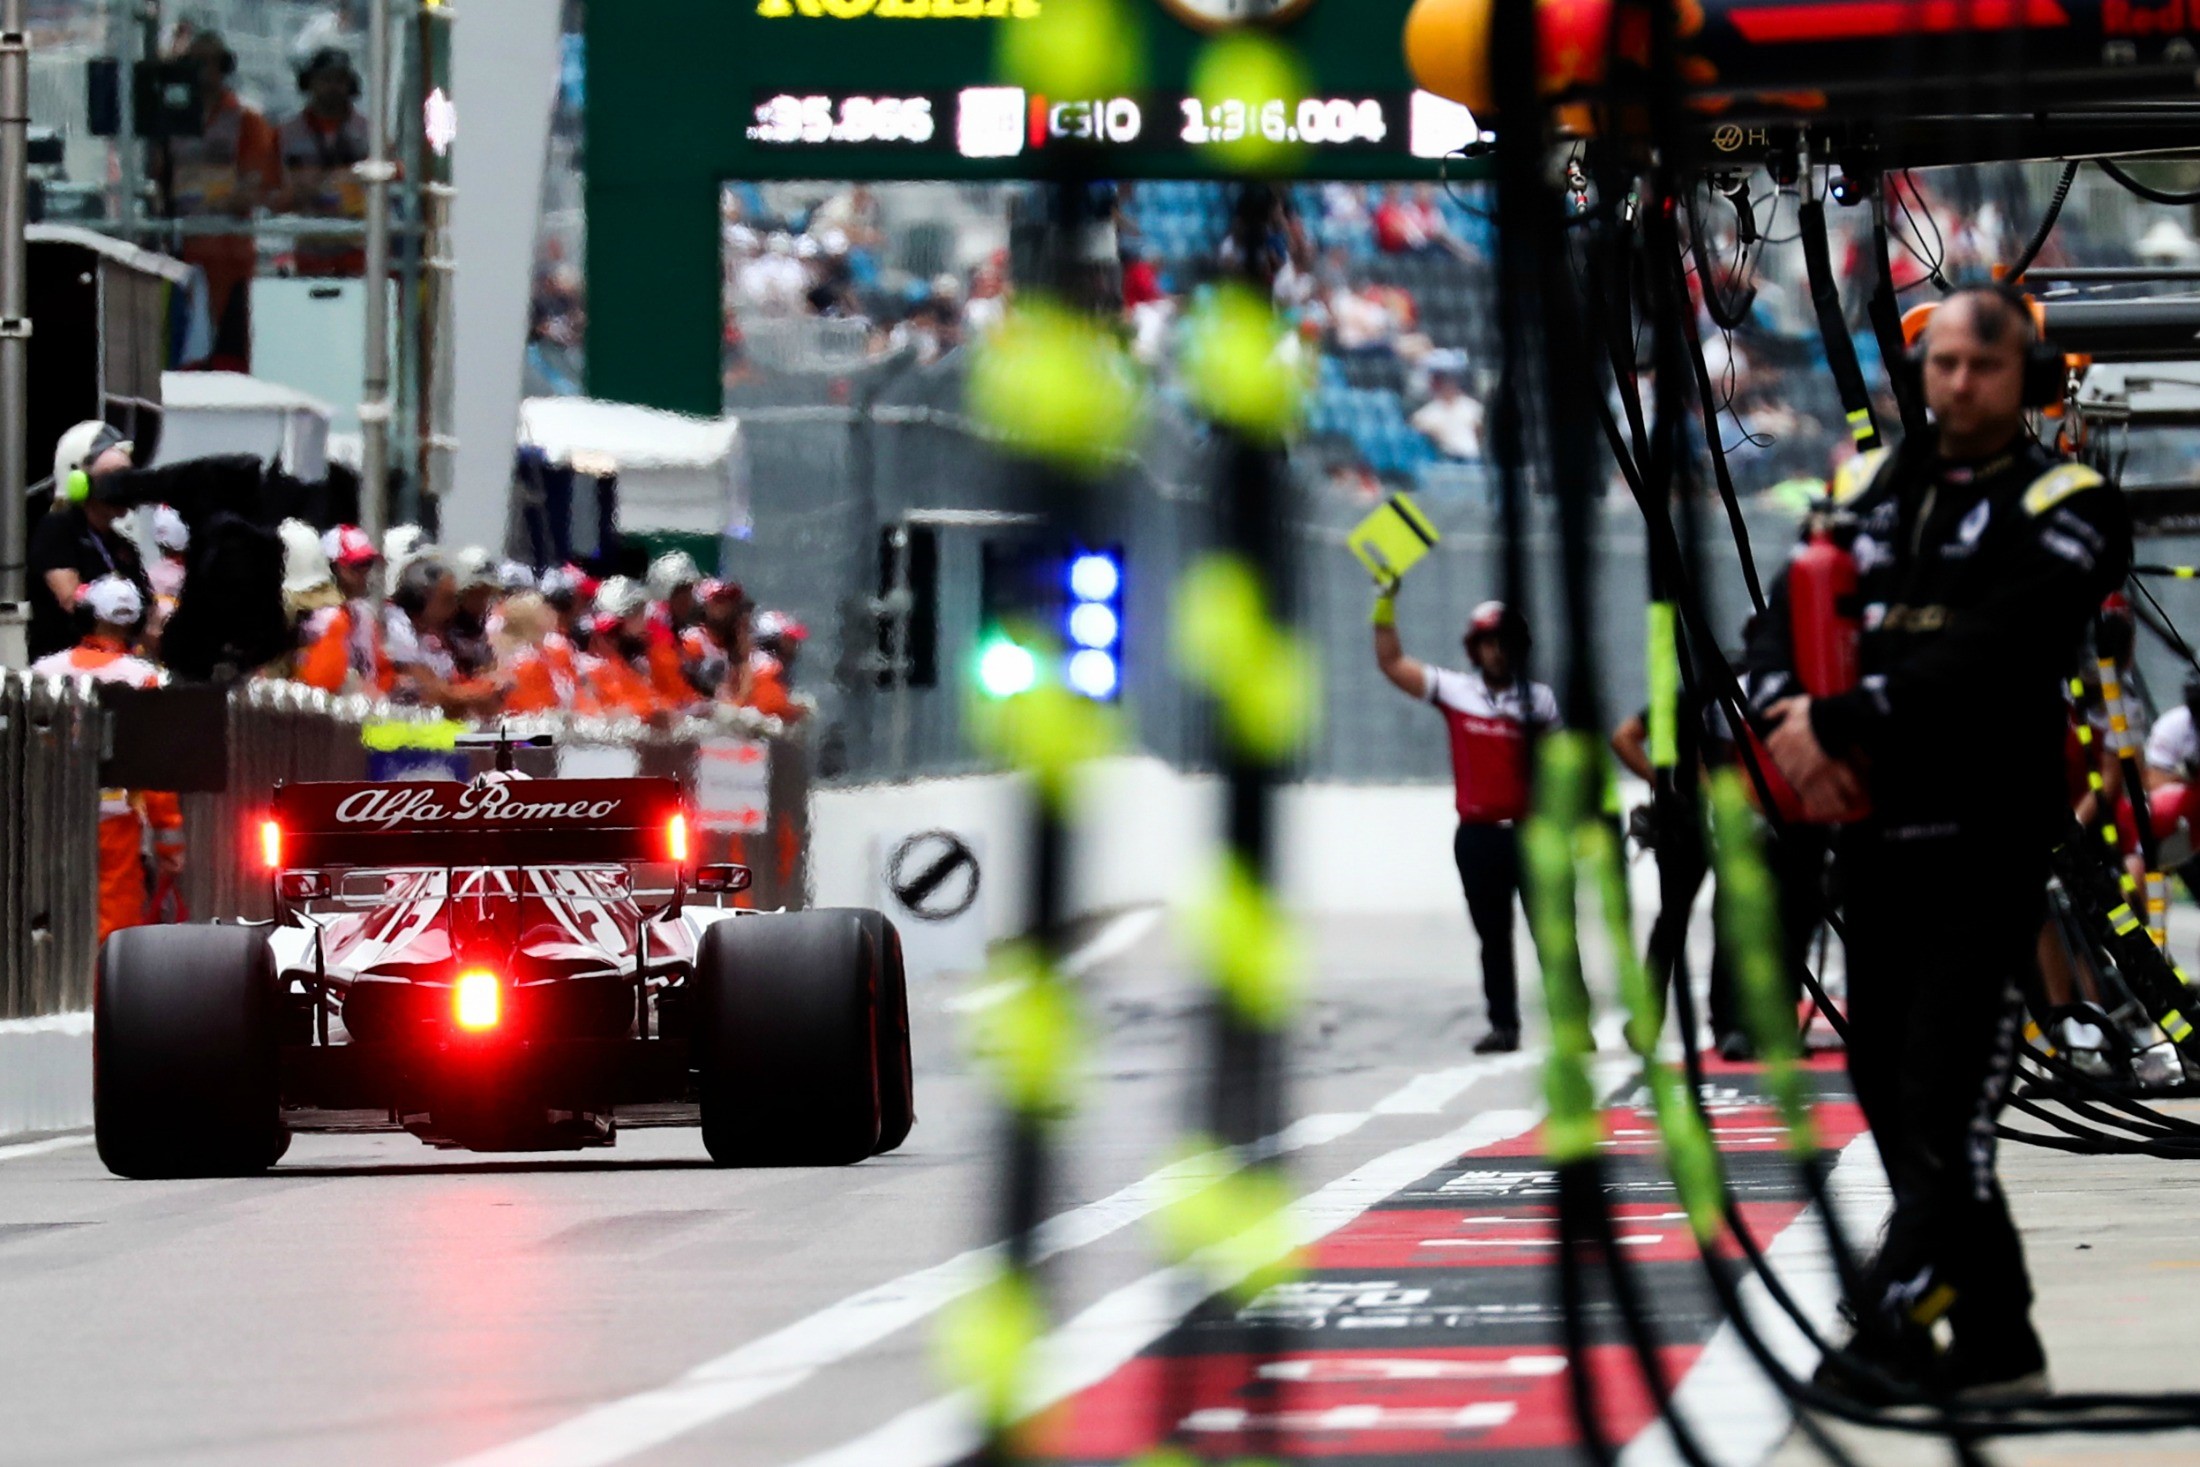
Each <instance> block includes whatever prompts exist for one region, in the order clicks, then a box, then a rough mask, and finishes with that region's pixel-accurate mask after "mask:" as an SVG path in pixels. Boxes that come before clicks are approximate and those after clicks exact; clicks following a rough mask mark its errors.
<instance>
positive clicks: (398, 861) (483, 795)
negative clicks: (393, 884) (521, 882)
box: [259, 779, 689, 871]
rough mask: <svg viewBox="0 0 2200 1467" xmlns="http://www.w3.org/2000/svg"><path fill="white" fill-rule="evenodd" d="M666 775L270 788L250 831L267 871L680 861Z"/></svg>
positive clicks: (674, 798)
mask: <svg viewBox="0 0 2200 1467" xmlns="http://www.w3.org/2000/svg"><path fill="white" fill-rule="evenodd" d="M688 828H689V827H688V817H687V810H686V806H685V805H684V804H683V802H682V800H681V798H680V786H679V783H678V782H677V781H675V780H670V779H514V780H495V779H492V780H486V781H476V782H474V783H472V784H457V783H452V782H447V781H421V782H409V783H408V782H401V783H394V784H335V783H330V784H318V783H316V784H288V785H279V786H277V787H276V790H275V799H274V804H273V807H272V809H271V810H270V811H269V814H268V817H267V819H266V820H265V821H264V822H263V824H262V825H261V828H260V831H259V842H260V855H261V859H262V861H263V862H264V864H265V865H266V867H267V869H268V870H270V871H283V870H299V869H305V868H309V867H322V866H444V867H453V866H562V865H578V864H582V863H586V862H621V863H631V862H641V861H661V862H668V863H670V864H673V865H680V866H684V865H686V864H687V863H688V859H689V852H688Z"/></svg>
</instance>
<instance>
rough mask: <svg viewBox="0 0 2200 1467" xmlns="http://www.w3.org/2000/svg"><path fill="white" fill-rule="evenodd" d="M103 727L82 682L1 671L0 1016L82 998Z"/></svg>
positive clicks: (76, 1003)
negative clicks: (3, 672)
mask: <svg viewBox="0 0 2200 1467" xmlns="http://www.w3.org/2000/svg"><path fill="white" fill-rule="evenodd" d="M104 728H105V719H104V715H102V713H101V712H100V709H99V704H98V703H97V701H96V700H95V699H94V698H93V697H92V696H91V694H90V693H89V691H88V690H87V689H86V688H85V687H84V686H83V685H82V684H81V683H77V682H74V681H70V680H67V679H61V678H47V677H32V676H30V675H28V674H25V673H5V674H0V1019H14V1018H24V1017H29V1016H35V1015H39V1014H54V1013H63V1012H66V1011H68V1010H70V1009H82V1008H86V1007H89V1006H90V1004H91V1001H92V960H93V958H94V956H95V954H96V951H97V943H98V936H99V758H100V746H101V742H102V737H103V731H104Z"/></svg>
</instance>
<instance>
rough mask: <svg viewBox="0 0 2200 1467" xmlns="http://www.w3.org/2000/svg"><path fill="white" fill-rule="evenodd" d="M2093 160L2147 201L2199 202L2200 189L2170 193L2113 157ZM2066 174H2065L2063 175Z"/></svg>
mask: <svg viewBox="0 0 2200 1467" xmlns="http://www.w3.org/2000/svg"><path fill="white" fill-rule="evenodd" d="M2093 161H2094V162H2096V163H2098V164H2100V165H2101V172H2103V173H2105V174H2107V175H2108V176H2109V177H2110V178H2113V179H2115V180H2116V181H2117V182H2118V183H2120V184H2122V185H2123V186H2124V187H2125V188H2127V189H2130V190H2131V191H2132V192H2133V193H2135V194H2137V195H2138V196H2139V197H2140V198H2142V199H2145V200H2146V201H2147V202H2148V203H2152V204H2168V205H2170V206H2171V207H2172V208H2179V209H2181V208H2185V207H2187V206H2189V205H2192V204H2200V189H2195V190H2193V191H2192V192H2191V193H2186V194H2180V193H2172V192H2170V191H2169V190H2168V189H2159V188H2155V187H2153V186H2152V185H2150V184H2144V183H2141V182H2140V181H2139V180H2138V179H2136V178H2133V177H2132V176H2131V175H2130V174H2128V173H2126V172H2124V170H2123V168H2122V167H2121V166H2120V165H2119V164H2118V163H2117V162H2116V160H2115V159H2113V158H2096V159H2094V160H2093ZM2070 166H2071V167H2072V168H2073V169H2074V168H2076V167H2077V166H2078V165H2077V164H2075V163H2073V164H2071V165H2070ZM2067 176H2068V175H2065V177H2067ZM2025 263H2027V264H2030V263H2031V262H2030V261H2026V262H2025ZM2012 273H2013V272H2012Z"/></svg>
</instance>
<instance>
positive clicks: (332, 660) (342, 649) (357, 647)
mask: <svg viewBox="0 0 2200 1467" xmlns="http://www.w3.org/2000/svg"><path fill="white" fill-rule="evenodd" d="M362 604H364V603H361V602H346V603H345V604H344V605H342V606H331V607H329V608H327V609H326V610H324V611H317V612H315V613H314V614H313V615H312V617H311V618H309V619H308V620H307V622H306V625H305V643H306V648H305V652H304V654H303V655H301V656H300V657H299V659H298V681H299V682H302V683H304V684H305V685H306V686H307V687H311V688H319V689H320V690H321V691H322V692H324V693H341V692H343V691H344V689H345V688H346V686H348V685H349V684H350V682H351V678H352V675H353V674H354V673H357V674H359V676H360V678H361V680H362V681H364V682H366V683H368V684H369V685H370V686H371V687H372V688H373V690H374V691H375V692H377V693H382V694H386V693H388V692H389V691H390V689H391V688H393V687H395V686H396V685H397V669H396V667H395V666H394V665H393V664H392V663H391V662H390V659H389V653H388V651H387V650H386V649H385V647H384V645H383V639H382V637H381V635H380V634H379V632H378V630H377V629H376V628H375V627H374V625H373V623H372V622H369V621H366V620H363V619H362V618H360V617H359V616H357V615H356V614H354V612H353V610H352V608H353V607H354V606H358V605H362Z"/></svg>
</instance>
